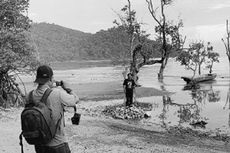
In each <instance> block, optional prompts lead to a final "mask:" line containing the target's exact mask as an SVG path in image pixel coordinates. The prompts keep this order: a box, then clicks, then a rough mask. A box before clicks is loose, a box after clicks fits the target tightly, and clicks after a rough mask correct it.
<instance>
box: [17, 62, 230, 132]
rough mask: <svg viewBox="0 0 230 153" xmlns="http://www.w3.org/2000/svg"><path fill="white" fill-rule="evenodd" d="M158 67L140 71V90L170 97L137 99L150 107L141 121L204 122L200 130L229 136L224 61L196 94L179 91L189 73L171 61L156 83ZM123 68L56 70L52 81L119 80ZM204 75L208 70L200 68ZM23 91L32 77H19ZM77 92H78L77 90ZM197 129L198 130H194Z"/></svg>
mask: <svg viewBox="0 0 230 153" xmlns="http://www.w3.org/2000/svg"><path fill="white" fill-rule="evenodd" d="M159 66H160V65H152V66H144V67H143V68H141V70H140V73H139V74H138V75H139V83H140V84H141V85H142V86H144V87H154V88H157V89H159V90H163V91H168V92H171V93H172V94H170V95H165V96H161V97H147V98H138V101H143V102H149V103H152V104H153V109H152V111H150V112H148V113H149V114H150V115H151V118H149V119H147V120H145V121H144V122H148V124H160V125H162V126H164V127H167V126H178V125H181V126H184V127H191V128H194V127H193V126H191V125H190V123H191V122H196V121H201V120H202V121H205V122H207V124H206V125H205V128H202V129H204V130H212V131H222V132H224V133H229V134H230V100H229V99H227V97H228V96H230V93H229V91H230V89H229V88H230V86H229V84H230V83H229V81H230V80H229V64H228V60H227V58H221V59H220V63H218V64H214V70H213V72H214V73H217V75H218V76H217V78H216V81H213V82H207V83H202V84H200V86H201V87H200V89H199V90H196V91H191V90H183V89H184V86H185V82H184V81H183V80H182V79H181V76H191V75H192V72H190V71H188V70H185V68H184V67H183V66H180V65H179V63H176V62H175V61H174V60H173V59H172V60H169V63H168V65H167V67H166V69H165V73H164V76H165V77H164V81H163V82H159V81H158V79H157V73H158V71H159ZM123 69H124V68H123V67H90V68H82V69H71V70H56V71H55V72H54V74H55V75H54V77H55V79H56V80H66V81H68V82H71V83H72V84H79V83H94V82H110V81H119V80H120V81H121V83H122V81H123V78H122V74H121V73H122V71H123ZM203 72H204V73H207V72H208V70H206V69H203ZM21 78H22V80H23V81H24V82H25V84H26V88H27V91H29V90H30V89H31V88H32V87H33V84H32V82H33V80H34V79H35V78H34V76H22V77H21ZM79 90H80V89H79ZM196 128H199V127H196Z"/></svg>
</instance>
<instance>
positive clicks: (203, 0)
mask: <svg viewBox="0 0 230 153" xmlns="http://www.w3.org/2000/svg"><path fill="white" fill-rule="evenodd" d="M130 1H131V5H132V9H134V10H135V11H136V15H137V19H138V21H140V22H142V23H144V24H143V26H142V29H143V30H146V31H147V32H148V33H150V34H151V37H154V36H155V33H154V25H156V23H155V21H154V20H153V18H152V17H151V15H150V13H149V11H148V8H147V3H146V1H145V0H130ZM153 2H154V4H155V6H156V7H158V6H159V5H158V2H159V0H153ZM126 4H127V0H30V6H29V17H30V18H31V19H32V20H33V21H34V22H47V23H54V24H58V25H61V26H64V27H67V28H71V29H75V30H80V31H83V32H88V33H96V32H98V31H100V30H102V29H103V30H106V29H108V28H111V27H113V26H114V24H113V21H114V20H115V19H118V16H117V13H119V14H121V11H120V10H121V8H123V7H124V5H126ZM166 17H167V19H169V20H174V21H178V19H182V21H183V23H184V27H183V28H182V31H181V32H182V34H183V35H184V36H186V38H187V39H186V40H187V41H186V42H187V44H189V43H191V42H194V41H199V40H203V41H205V42H208V41H210V42H211V43H212V44H213V46H214V49H215V48H216V49H217V50H221V51H222V53H223V52H224V45H223V42H222V41H221V39H222V38H225V37H226V20H227V19H228V20H230V0H174V1H173V3H172V5H170V6H168V7H167V8H166ZM222 53H221V54H222Z"/></svg>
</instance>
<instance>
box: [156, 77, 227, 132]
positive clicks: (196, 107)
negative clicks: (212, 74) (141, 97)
mask: <svg viewBox="0 0 230 153" xmlns="http://www.w3.org/2000/svg"><path fill="white" fill-rule="evenodd" d="M160 83H161V85H160V87H161V90H162V91H167V88H166V86H165V83H164V82H160ZM229 91H230V88H229ZM168 92H169V91H168ZM189 95H190V96H189V97H186V100H187V102H183V103H181V102H180V101H178V100H175V99H173V98H175V95H174V97H172V95H164V96H162V101H163V106H162V112H161V113H160V115H159V119H160V121H161V123H162V126H163V127H167V126H168V124H170V123H171V121H168V118H167V114H169V112H170V111H172V110H173V111H174V112H173V115H174V118H175V117H176V118H178V119H177V125H178V126H182V125H184V124H187V125H190V126H192V127H194V128H197V127H200V128H205V127H206V124H208V117H207V116H204V115H202V114H201V112H202V110H203V108H204V106H205V105H206V104H207V103H218V102H219V101H220V99H221V97H220V91H219V90H214V89H213V84H212V83H210V84H201V85H200V88H199V89H196V88H194V89H192V90H189ZM177 98H178V97H177ZM189 99H190V100H189ZM229 100H230V95H229V94H228V103H229ZM229 107H230V106H229ZM170 108H171V110H170ZM229 115H230V114H229ZM229 125H230V120H229Z"/></svg>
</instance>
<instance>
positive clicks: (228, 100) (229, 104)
mask: <svg viewBox="0 0 230 153" xmlns="http://www.w3.org/2000/svg"><path fill="white" fill-rule="evenodd" d="M227 107H228V109H229V110H230V81H229V87H228V92H227V98H226V102H225V105H224V107H223V109H224V110H225V109H227ZM228 127H229V128H230V111H229V117H228Z"/></svg>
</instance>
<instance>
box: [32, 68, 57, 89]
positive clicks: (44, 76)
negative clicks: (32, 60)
mask: <svg viewBox="0 0 230 153" xmlns="http://www.w3.org/2000/svg"><path fill="white" fill-rule="evenodd" d="M52 76H53V70H52V69H51V68H50V67H49V66H47V65H41V66H39V67H38V69H37V75H36V80H35V81H34V82H36V83H38V84H45V83H46V82H48V81H49V80H50V79H51V77H52Z"/></svg>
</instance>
